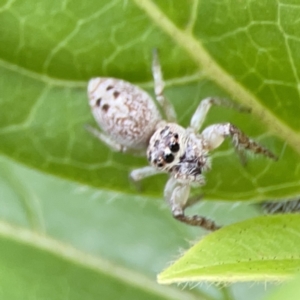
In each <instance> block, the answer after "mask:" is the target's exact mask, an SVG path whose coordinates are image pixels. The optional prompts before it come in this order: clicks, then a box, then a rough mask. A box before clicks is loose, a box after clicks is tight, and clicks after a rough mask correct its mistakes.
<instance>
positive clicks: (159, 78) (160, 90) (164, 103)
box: [152, 49, 176, 122]
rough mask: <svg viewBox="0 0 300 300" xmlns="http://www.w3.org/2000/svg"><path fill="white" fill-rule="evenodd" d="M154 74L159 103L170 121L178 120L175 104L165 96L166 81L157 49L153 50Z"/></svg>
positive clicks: (155, 90)
mask: <svg viewBox="0 0 300 300" xmlns="http://www.w3.org/2000/svg"><path fill="white" fill-rule="evenodd" d="M152 74H153V79H154V92H155V96H156V100H157V102H158V103H159V105H160V106H161V107H162V109H163V111H164V113H165V115H166V118H167V120H168V121H169V122H176V112H175V110H174V107H173V105H172V104H171V103H170V102H169V100H168V99H167V98H166V97H165V96H164V87H165V83H164V80H163V75H162V71H161V67H160V63H159V59H158V53H157V49H154V50H153V61H152Z"/></svg>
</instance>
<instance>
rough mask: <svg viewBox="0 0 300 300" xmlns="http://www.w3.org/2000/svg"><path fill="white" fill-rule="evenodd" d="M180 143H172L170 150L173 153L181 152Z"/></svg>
mask: <svg viewBox="0 0 300 300" xmlns="http://www.w3.org/2000/svg"><path fill="white" fill-rule="evenodd" d="M179 148H180V147H179V143H177V142H175V143H172V144H171V145H170V150H171V151H172V152H178V151H179Z"/></svg>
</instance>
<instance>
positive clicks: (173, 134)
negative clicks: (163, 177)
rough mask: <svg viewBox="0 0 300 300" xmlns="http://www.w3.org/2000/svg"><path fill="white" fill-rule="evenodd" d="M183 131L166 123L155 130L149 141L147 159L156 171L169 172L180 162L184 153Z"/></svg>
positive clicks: (179, 127) (177, 126)
mask: <svg viewBox="0 0 300 300" xmlns="http://www.w3.org/2000/svg"><path fill="white" fill-rule="evenodd" d="M184 136H185V129H184V128H182V127H181V126H179V125H177V124H174V123H167V124H166V125H165V126H163V127H160V128H159V129H157V130H156V132H155V133H154V134H153V136H152V137H151V139H150V142H149V147H148V150H147V157H148V160H149V162H150V163H151V165H152V166H154V167H155V168H156V169H158V170H166V171H169V170H170V169H171V168H172V167H173V166H174V165H176V164H178V163H179V162H180V157H181V156H182V153H183V152H184V139H183V137H184Z"/></svg>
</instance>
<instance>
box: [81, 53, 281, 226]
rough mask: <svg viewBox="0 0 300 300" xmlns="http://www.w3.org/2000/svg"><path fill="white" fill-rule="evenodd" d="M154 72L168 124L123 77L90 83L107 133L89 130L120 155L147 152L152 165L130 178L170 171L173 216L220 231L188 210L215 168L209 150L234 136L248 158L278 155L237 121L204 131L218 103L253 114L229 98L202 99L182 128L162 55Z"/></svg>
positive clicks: (94, 110)
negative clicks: (169, 96) (166, 93)
mask: <svg viewBox="0 0 300 300" xmlns="http://www.w3.org/2000/svg"><path fill="white" fill-rule="evenodd" d="M152 72H153V77H154V88H155V95H156V100H157V103H158V104H159V105H160V106H161V109H162V111H163V113H164V114H165V120H164V119H163V118H162V116H161V114H160V112H159V110H158V108H157V106H156V104H155V102H154V101H153V99H152V98H151V97H150V95H149V94H148V93H146V92H145V91H143V90H142V89H140V88H139V87H137V86H135V85H132V84H131V83H129V82H126V81H123V80H120V79H115V78H101V77H98V78H93V79H91V80H90V81H89V84H88V97H89V104H90V106H91V109H92V113H93V115H94V118H95V120H96V121H97V123H98V124H99V125H100V127H101V129H102V132H101V131H99V130H98V129H95V128H92V127H90V126H88V127H87V130H88V131H90V132H91V133H92V134H93V135H95V136H96V137H97V138H99V139H100V140H101V141H102V142H104V143H105V144H106V145H107V146H109V147H110V148H111V149H112V150H114V151H122V152H130V151H134V152H142V153H145V150H146V149H147V158H148V161H149V163H150V166H146V167H143V168H140V169H136V170H133V171H132V172H131V173H130V177H131V178H132V179H133V180H134V181H138V180H141V179H143V178H145V177H148V176H152V175H155V174H158V173H162V172H164V173H169V175H170V177H169V180H168V182H167V184H166V186H165V190H164V196H165V198H166V200H167V202H168V203H169V205H170V207H171V211H172V215H173V217H174V218H176V219H177V220H179V221H181V222H184V223H187V224H190V225H194V226H201V227H204V228H205V229H207V230H216V229H218V228H219V227H218V226H217V225H216V224H215V223H214V222H213V221H211V220H209V219H206V218H204V217H201V216H198V215H195V216H186V215H185V214H184V210H185V208H186V207H188V206H189V205H191V204H192V203H194V202H195V201H191V199H192V198H189V194H190V188H191V186H202V185H204V184H205V178H204V173H205V172H206V171H208V170H210V169H211V163H210V159H209V152H210V151H211V150H213V149H215V148H217V147H219V146H220V145H221V144H222V142H223V141H224V139H225V138H226V137H229V138H230V139H231V140H232V142H233V146H234V147H235V149H236V151H237V153H238V154H240V155H241V157H242V158H243V150H245V149H247V150H250V151H252V152H254V153H258V154H263V155H265V156H268V157H269V158H272V159H276V156H275V155H274V154H273V153H272V152H270V151H269V150H268V149H266V148H264V147H262V146H261V145H259V144H258V143H256V142H255V141H253V140H252V139H250V138H248V137H247V136H246V135H245V134H244V133H243V132H242V131H241V130H240V129H238V128H237V127H235V126H234V125H232V124H231V123H221V124H214V125H210V126H208V127H207V128H205V129H204V130H203V131H202V132H201V133H198V132H199V130H200V128H201V126H202V124H203V122H204V120H205V117H206V115H207V113H208V111H209V109H210V107H211V106H212V105H221V106H227V107H231V108H235V109H237V110H240V111H245V110H246V111H247V109H245V108H244V107H242V106H240V105H238V104H234V103H232V102H230V101H228V100H225V99H220V98H206V99H204V100H202V101H201V102H200V104H199V106H198V107H197V109H196V111H195V113H194V114H193V116H192V119H191V121H190V126H189V127H188V128H183V127H181V126H180V125H178V124H177V122H176V113H175V111H174V108H173V106H172V105H171V103H170V102H169V101H168V100H167V99H166V98H165V96H164V95H163V90H164V81H163V78H162V72H161V67H160V64H159V60H158V55H157V52H156V51H154V54H153V63H152Z"/></svg>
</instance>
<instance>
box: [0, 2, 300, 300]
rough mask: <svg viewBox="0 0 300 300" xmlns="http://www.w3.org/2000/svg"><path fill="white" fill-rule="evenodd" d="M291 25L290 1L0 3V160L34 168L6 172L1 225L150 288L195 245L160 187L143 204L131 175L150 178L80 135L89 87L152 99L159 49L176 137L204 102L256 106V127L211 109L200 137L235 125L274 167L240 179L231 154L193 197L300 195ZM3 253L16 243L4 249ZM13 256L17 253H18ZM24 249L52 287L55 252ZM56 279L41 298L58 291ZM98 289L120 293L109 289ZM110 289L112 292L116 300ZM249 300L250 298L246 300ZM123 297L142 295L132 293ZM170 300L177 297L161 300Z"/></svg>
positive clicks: (246, 214) (260, 166)
mask: <svg viewBox="0 0 300 300" xmlns="http://www.w3.org/2000/svg"><path fill="white" fill-rule="evenodd" d="M298 19H299V7H298V4H297V3H294V4H293V5H291V4H290V3H289V2H288V1H287V0H285V1H281V2H280V3H279V2H278V1H277V2H276V1H267V0H262V1H251V2H250V3H246V4H245V3H244V2H236V1H230V0H227V1H225V0H221V1H198V0H193V1H153V2H151V1H150V0H148V1H146V0H137V1H121V0H114V1H108V0H106V1H104V0H100V1H96V0H91V1H88V2H87V1H77V0H70V1H67V2H61V1H58V0H51V1H49V0H44V1H40V2H38V3H36V2H34V1H31V0H29V1H22V0H15V1H11V0H0V44H1V47H0V90H1V93H0V153H1V154H2V155H4V156H6V157H8V158H9V159H13V160H14V161H17V162H18V163H20V164H24V165H26V166H27V167H28V169H25V168H22V167H20V165H17V164H12V163H11V162H5V163H4V162H3V161H2V158H1V161H0V164H1V166H0V170H1V172H0V203H1V210H0V217H1V219H2V220H7V222H9V223H12V224H17V225H18V226H19V227H22V228H23V227H25V228H28V230H30V231H32V232H33V231H35V232H42V233H43V234H45V235H46V236H52V237H53V238H55V239H56V240H57V242H58V243H61V242H64V243H67V244H69V245H70V247H71V248H72V247H74V248H76V249H80V250H81V251H82V253H84V255H87V256H89V255H92V256H93V257H94V258H95V257H96V258H97V257H99V256H100V257H104V260H106V259H107V260H110V261H113V262H114V264H116V265H118V266H123V267H124V268H126V269H128V270H134V271H136V272H138V274H140V275H141V277H143V276H145V275H146V276H150V277H151V278H154V277H155V274H156V273H157V272H159V270H161V269H162V268H163V266H165V264H166V262H167V261H170V257H174V253H177V250H178V248H180V247H181V248H186V247H187V242H186V240H195V238H196V237H197V239H198V238H199V229H198V228H188V227H187V226H184V225H182V224H179V223H178V222H176V221H175V220H172V217H171V214H170V212H169V210H168V209H167V208H166V209H160V207H159V206H160V203H161V201H162V190H163V187H164V184H165V182H166V176H156V177H153V178H150V179H147V180H145V181H144V182H143V190H142V194H141V195H139V196H137V195H134V194H138V193H139V192H138V191H137V190H136V188H135V187H134V186H132V185H131V184H130V183H129V181H128V172H129V171H130V170H131V169H133V168H136V167H140V166H144V165H145V164H147V161H146V159H145V158H137V157H133V156H130V155H123V154H119V153H112V152H111V151H110V150H109V149H107V147H106V146H104V145H103V144H102V143H100V142H99V141H97V140H95V139H94V138H93V137H91V136H90V135H89V134H88V133H87V132H86V131H85V130H84V125H85V124H86V123H89V124H93V125H94V126H96V124H95V122H94V120H93V119H92V116H91V112H90V110H89V107H88V104H87V96H86V85H87V82H88V80H89V79H90V78H91V77H93V76H109V77H112V76H113V77H117V78H122V79H125V80H128V81H130V82H133V83H136V84H138V85H140V86H141V87H143V88H145V89H146V90H147V91H149V92H150V93H153V92H152V90H153V84H152V77H151V71H150V65H151V52H152V49H153V48H159V50H160V60H161V63H162V68H163V71H164V76H165V79H166V89H165V93H166V95H167V96H168V98H169V99H170V100H171V101H172V103H173V104H174V106H175V108H176V111H177V113H178V115H179V116H178V117H179V121H180V124H182V125H184V126H187V125H188V124H189V119H190V117H191V115H192V114H193V112H194V110H195V109H196V107H197V105H198V103H199V101H200V100H201V99H203V98H205V97H207V96H214V95H216V96H221V97H228V98H233V99H234V100H236V101H238V102H241V103H243V104H245V105H248V106H250V107H251V108H252V114H249V115H245V114H239V113H237V112H235V111H230V110H227V109H224V108H213V109H212V110H211V112H210V113H209V116H208V119H207V122H206V123H205V125H208V124H211V123H216V122H228V121H229V122H232V123H234V124H235V125H237V126H238V127H240V128H241V129H242V130H243V131H244V132H245V133H247V134H248V135H249V136H251V137H253V138H255V139H256V140H258V141H259V142H261V143H262V144H263V145H265V146H266V147H268V148H269V149H270V150H272V151H273V152H274V153H276V154H277V155H279V157H280V159H279V161H278V162H276V163H275V162H273V161H269V160H267V159H265V158H263V157H255V158H253V157H249V161H248V165H247V166H246V167H243V166H241V165H240V164H239V160H238V158H237V157H236V156H235V153H234V151H233V150H232V147H230V145H229V143H228V144H225V145H224V146H222V147H221V148H220V149H219V150H218V151H216V152H214V153H213V155H212V156H213V169H212V171H211V172H210V173H208V174H207V182H208V184H207V185H206V186H205V187H204V188H203V191H201V193H202V192H204V194H205V199H211V200H220V199H221V200H232V201H236V200H253V201H258V200H262V199H265V198H279V197H280V198H285V197H291V196H295V195H299V190H300V188H299V186H300V184H299V183H300V180H299V179H300V178H299V177H300V176H299V174H300V169H299V168H297V167H296V166H297V162H298V161H299V155H300V150H299V147H300V143H299V121H298V120H299V91H298V89H299V79H298V78H299V75H298V72H299V71H298V70H299V69H300V68H299V61H300V58H299V56H298V48H299V47H298V45H297V44H298V42H297V41H298V39H299V35H300V33H299V28H298V27H297V26H295V23H296V24H297V20H298ZM31 168H34V169H36V170H38V171H42V172H44V173H46V174H52V175H55V177H56V178H52V177H47V176H42V175H41V174H40V173H35V172H32V171H31V170H30V169H31ZM62 178H63V179H68V180H69V182H66V181H64V180H63V179H62ZM93 187H96V188H97V190H95V189H93ZM198 192H199V191H195V193H198ZM153 196H155V197H153ZM195 210H199V213H200V211H201V214H203V215H205V216H208V217H212V218H214V219H216V221H217V222H218V224H222V225H226V224H230V223H234V222H237V221H240V220H244V219H247V218H250V217H253V216H256V215H258V214H259V212H258V211H257V210H256V208H255V207H254V206H247V205H242V204H240V203H239V204H237V205H235V204H234V205H232V204H225V203H220V202H212V201H211V203H207V202H203V203H201V204H200V205H199V206H198V207H196V209H195ZM268 220H269V219H268ZM282 220H286V221H288V220H289V217H287V218H286V217H282ZM1 224H2V223H1ZM295 224H296V221H295ZM18 230H19V229H18ZM20 230H22V229H20ZM166 237H167V238H166ZM7 239H8V240H10V241H11V243H12V240H13V237H12V236H8V237H7ZM0 242H1V240H0ZM265 242H266V241H265ZM3 243H4V241H3ZM284 243H285V247H286V245H287V243H288V242H287V241H285V242H284ZM17 244H18V245H16V247H17V248H18V249H19V250H20V249H21V250H20V251H23V250H24V251H25V248H22V247H23V245H22V242H21V241H17ZM11 245H12V244H11ZM19 247H20V248H19ZM262 247H264V244H263V243H262ZM10 248H11V249H12V246H10ZM29 248H30V250H28V251H27V250H26V251H27V252H26V255H24V256H23V257H24V259H23V261H22V263H24V264H27V266H28V267H27V268H26V269H27V270H29V269H31V268H33V272H35V271H37V269H36V266H35V264H34V259H33V258H32V257H33V256H31V254H32V253H34V254H35V253H36V251H37V252H40V254H41V256H42V257H44V258H45V259H43V258H42V259H41V265H43V266H45V268H44V270H43V271H44V272H43V274H46V273H47V270H49V274H52V273H51V265H49V264H48V263H47V259H46V258H47V257H48V256H49V251H48V250H47V249H43V250H41V251H40V250H38V249H37V248H36V247H35V245H32V246H30V247H29ZM0 250H1V247H0ZM19 250H18V251H19ZM54 252H55V251H54ZM24 253H25V252H24ZM27 254H28V255H27ZM52 254H53V253H52ZM52 254H51V255H52ZM5 255H6V254H5ZM7 255H8V254H7ZM51 255H50V256H51ZM53 256H55V258H54V259H53V260H52V258H51V261H52V262H53V261H56V262H57V263H58V264H59V265H62V266H66V263H67V264H68V263H70V262H66V261H65V259H64V258H62V257H59V255H57V253H56V254H55V253H54V254H53ZM26 258H30V259H29V261H28V262H27V261H26ZM4 259H5V257H3V260H4ZM11 262H12V260H11ZM29 263H32V264H30V265H29ZM12 264H13V262H12ZM74 264H75V262H74ZM74 264H73V265H74ZM73 265H72V262H71V263H70V264H68V267H70V269H76V270H77V271H78V272H79V273H80V275H78V278H80V279H82V280H83V281H84V280H85V276H86V274H87V273H86V271H85V268H83V267H81V266H80V267H78V268H77V267H74V266H73ZM11 267H12V265H11V266H9V267H8V268H11ZM18 267H19V269H17V270H16V271H15V272H14V274H13V275H12V274H10V277H8V278H7V281H5V291H8V290H9V288H10V287H11V289H10V291H9V292H10V293H13V292H14V287H15V285H14V282H15V278H22V280H25V279H26V278H25V277H26V276H25V277H24V276H23V275H22V270H21V263H20V265H19V266H18ZM273 267H274V266H273ZM5 270H6V269H4V271H5ZM29 271H30V270H29ZM29 271H28V272H29ZM43 274H42V275H43ZM42 275H41V276H42ZM0 276H1V278H4V277H5V276H6V273H5V272H3V273H2V272H0ZM22 276H23V277H22ZM96 276H100V275H99V274H98V275H96ZM43 278H44V277H43ZM88 278H90V277H88ZM143 278H144V277H143ZM52 279H53V278H51V281H50V280H49V282H48V283H45V282H43V284H49V285H48V287H51V286H52V284H53V286H57V285H56V281H55V280H54V279H53V281H52ZM4 280H6V279H3V281H4ZM22 280H21V279H20V280H19V281H18V282H20V286H21V287H22V288H20V289H17V288H16V289H15V290H16V291H15V292H16V293H17V291H19V290H20V291H21V292H24V293H27V292H28V291H27V290H33V291H35V289H36V281H31V282H29V281H24V282H26V283H27V286H26V289H25V288H23V287H24V284H23V285H22V282H21V281H22ZM104 280H106V281H107V282H109V281H110V280H111V282H114V283H115V284H116V286H119V284H120V282H119V279H118V278H116V277H115V278H113V279H111V278H110V277H109V276H108V278H106V279H104ZM153 280H154V279H153ZM97 283H98V282H96V285H97ZM115 284H112V285H110V289H111V290H110V292H109V293H112V295H115V294H114V293H115V291H114V286H115ZM62 285H63V284H62ZM43 286H44V287H45V285H43ZM87 286H88V284H87ZM147 287H148V286H147ZM147 287H146V288H147ZM256 287H257V286H255V287H251V295H249V296H251V300H253V299H254V297H253V293H252V292H253V290H255V289H256ZM63 288H65V287H63ZM235 288H236V289H238V287H236V286H234V287H233V290H234V289H235ZM247 288H249V286H247ZM1 289H2V286H1ZM127 289H129V290H131V291H133V290H137V289H136V287H134V284H132V285H131V284H128V285H127ZM156 289H157V286H154V285H153V286H152V287H151V289H150V290H151V291H150V294H154V295H156ZM203 289H204V288H202V287H201V289H197V290H196V291H193V292H191V293H187V295H184V296H183V297H182V299H189V298H190V297H192V296H193V295H192V296H191V294H193V293H194V292H195V294H196V297H198V298H199V295H201V296H203ZM240 289H241V290H243V288H240ZM204 290H205V291H206V289H204ZM207 290H208V294H209V295H207V294H206V293H205V294H204V296H203V299H206V300H207V299H221V298H226V297H225V296H224V297H223V296H221V295H220V292H219V291H218V290H216V289H215V288H214V287H211V288H210V289H209V288H208V289H207ZM211 290H212V291H211ZM261 290H262V292H261V293H264V287H261ZM164 291H166V290H164ZM168 291H169V290H168ZM174 291H175V293H177V291H179V290H177V289H174V290H172V292H170V294H169V298H171V299H172V297H173V294H172V293H173V292H174ZM28 293H29V292H28ZM142 293H144V294H149V291H148V290H147V291H145V290H144V291H143V292H142ZM167 293H168V292H167ZM178 293H180V292H178ZM211 294H213V295H214V296H211ZM225 294H226V292H224V295H225ZM234 294H237V295H239V294H238V293H236V292H234ZM138 295H140V294H139V293H138ZM241 295H242V296H241V297H239V298H240V299H246V297H247V296H248V295H245V294H244V293H241ZM63 296H64V295H63ZM180 296H181V294H180ZM237 297H238V296H237ZM6 298H8V297H6ZM10 298H12V297H10ZM16 298H17V299H19V298H20V295H17V296H16ZM56 298H57V297H56ZM133 298H134V297H132V299H133ZM139 298H140V297H139ZM228 298H230V297H227V298H226V299H228ZM111 299H115V297H112V298H111ZM137 299H138V298H137ZM232 299H233V297H232ZM257 299H258V298H257Z"/></svg>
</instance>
